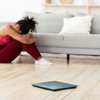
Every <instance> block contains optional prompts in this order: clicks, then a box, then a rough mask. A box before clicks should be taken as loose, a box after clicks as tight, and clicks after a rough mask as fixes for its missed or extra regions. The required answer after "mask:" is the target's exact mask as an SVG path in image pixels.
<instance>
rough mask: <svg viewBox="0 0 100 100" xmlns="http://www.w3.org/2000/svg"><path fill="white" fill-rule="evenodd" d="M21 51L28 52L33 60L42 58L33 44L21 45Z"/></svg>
mask: <svg viewBox="0 0 100 100" xmlns="http://www.w3.org/2000/svg"><path fill="white" fill-rule="evenodd" d="M22 46H23V50H24V51H26V52H28V53H29V54H30V55H31V56H32V57H33V58H34V59H35V60H39V59H40V58H42V56H41V54H40V52H39V51H38V49H37V47H36V45H35V43H33V44H22Z"/></svg>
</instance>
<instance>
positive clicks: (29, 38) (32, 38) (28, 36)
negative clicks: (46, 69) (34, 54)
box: [21, 33, 36, 44]
mask: <svg viewBox="0 0 100 100" xmlns="http://www.w3.org/2000/svg"><path fill="white" fill-rule="evenodd" d="M21 36H22V37H23V38H24V39H25V40H26V41H28V44H31V43H34V42H35V41H36V38H35V36H34V35H33V34H30V33H27V34H25V35H21Z"/></svg>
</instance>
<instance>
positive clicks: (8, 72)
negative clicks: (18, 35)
mask: <svg viewBox="0 0 100 100" xmlns="http://www.w3.org/2000/svg"><path fill="white" fill-rule="evenodd" d="M58 56H59V55H57V56H55V57H54V56H45V57H46V58H47V59H48V60H50V61H52V62H53V63H54V64H53V65H52V66H36V65H34V63H33V61H32V58H31V57H26V56H25V57H23V60H22V63H15V62H14V63H12V64H0V100H100V58H99V59H97V58H96V59H95V57H92V58H93V59H89V58H87V57H84V58H81V59H80V58H71V62H70V64H69V65H67V64H66V60H65V57H62V55H60V57H58ZM54 80H56V81H61V82H67V83H72V84H76V85H78V88H76V89H71V90H61V91H57V92H53V91H49V90H44V89H40V88H36V87H32V83H36V82H42V81H54Z"/></svg>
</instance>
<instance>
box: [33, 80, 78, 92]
mask: <svg viewBox="0 0 100 100" xmlns="http://www.w3.org/2000/svg"><path fill="white" fill-rule="evenodd" d="M32 86H34V87H38V88H43V89H47V90H52V91H58V90H64V89H73V88H77V85H74V84H69V83H64V82H59V81H48V82H38V83H32Z"/></svg>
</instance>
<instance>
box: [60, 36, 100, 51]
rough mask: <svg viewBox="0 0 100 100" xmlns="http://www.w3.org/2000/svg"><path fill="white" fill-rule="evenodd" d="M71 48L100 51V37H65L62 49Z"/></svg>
mask: <svg viewBox="0 0 100 100" xmlns="http://www.w3.org/2000/svg"><path fill="white" fill-rule="evenodd" d="M65 46H66V47H70V48H83V49H84V48H87V49H94V48H99V49H100V35H99V34H95V35H94V34H91V35H83V36H82V35H73V36H70V35H69V36H64V43H63V44H62V47H65Z"/></svg>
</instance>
